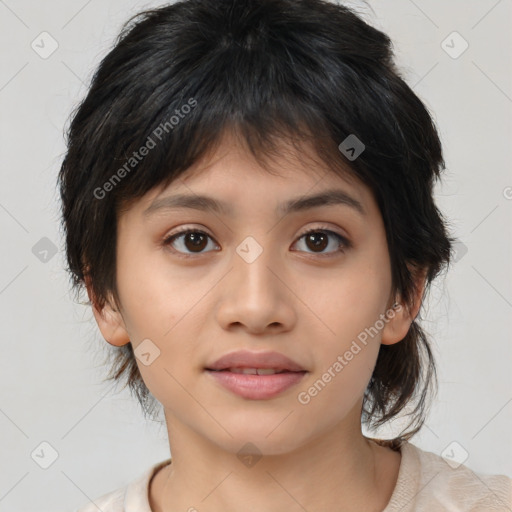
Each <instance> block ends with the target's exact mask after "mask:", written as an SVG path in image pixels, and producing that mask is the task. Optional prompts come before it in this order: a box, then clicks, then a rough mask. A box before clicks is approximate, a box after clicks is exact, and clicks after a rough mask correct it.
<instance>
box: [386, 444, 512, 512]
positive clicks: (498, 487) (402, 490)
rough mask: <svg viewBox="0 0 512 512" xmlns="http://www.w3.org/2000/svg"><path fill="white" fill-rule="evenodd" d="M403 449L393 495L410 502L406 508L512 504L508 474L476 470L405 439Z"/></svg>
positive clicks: (473, 511) (471, 511) (478, 508)
mask: <svg viewBox="0 0 512 512" xmlns="http://www.w3.org/2000/svg"><path fill="white" fill-rule="evenodd" d="M400 451H401V454H402V463H401V467H400V472H399V476H398V481H397V488H396V489H395V493H394V494H393V497H395V498H398V499H396V500H395V501H397V504H398V502H400V503H401V506H402V507H404V506H407V508H406V509H405V510H411V511H415V512H423V511H425V512H426V511H431V510H439V511H445V510H446V511H449V510H460V511H462V510H463V511H467V512H483V511H485V512H492V511H502V512H503V511H506V510H510V509H511V508H512V479H511V478H509V477H508V476H505V475H490V474H483V473H479V472H475V471H473V470H472V469H470V468H469V467H468V466H466V465H464V464H459V463H456V462H455V461H454V460H450V459H448V458H444V457H442V456H440V455H437V454H435V453H432V452H429V451H426V450H422V449H421V448H419V447H417V446H415V445H414V444H411V443H409V442H403V443H402V445H401V446H400ZM390 505H391V503H390ZM389 510H390V512H391V510H393V508H390V509H389ZM385 512H388V510H387V509H386V511H385ZM404 512H405V511H404Z"/></svg>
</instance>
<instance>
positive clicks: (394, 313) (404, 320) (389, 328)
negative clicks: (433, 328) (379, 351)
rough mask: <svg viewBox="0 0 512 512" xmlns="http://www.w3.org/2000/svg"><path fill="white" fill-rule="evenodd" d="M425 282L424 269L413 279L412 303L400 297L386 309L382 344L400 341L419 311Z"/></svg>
mask: <svg viewBox="0 0 512 512" xmlns="http://www.w3.org/2000/svg"><path fill="white" fill-rule="evenodd" d="M425 283H426V270H423V271H421V272H419V273H418V274H417V277H416V280H415V294H414V297H413V303H412V304H410V305H407V304H404V303H403V302H402V299H401V298H400V299H399V301H397V302H395V303H393V304H394V306H391V308H388V309H387V310H386V313H385V315H386V318H387V321H386V323H385V325H384V328H383V329H382V338H381V343H382V344H383V345H393V344H395V343H398V342H399V341H402V340H403V339H404V338H405V336H406V335H407V333H408V332H409V328H410V327H411V324H412V323H413V322H414V320H415V318H416V316H417V315H418V313H419V310H420V307H421V303H422V299H423V292H424V290H425Z"/></svg>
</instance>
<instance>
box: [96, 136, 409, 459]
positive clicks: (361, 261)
mask: <svg viewBox="0 0 512 512" xmlns="http://www.w3.org/2000/svg"><path fill="white" fill-rule="evenodd" d="M282 155H284V156H282V157H281V158H280V159H277V160H274V161H273V167H272V169H273V170H274V172H275V173H277V174H275V175H273V174H269V173H268V172H266V171H265V169H263V168H261V167H260V166H259V165H258V163H256V161H255V160H253V159H252V157H251V156H250V154H249V153H247V152H246V151H244V150H243V149H242V148H241V147H239V146H237V145H236V144H235V143H233V142H232V141H230V140H229V139H228V140H226V141H224V142H223V144H222V145H221V146H220V147H219V150H218V152H217V153H216V154H215V155H214V156H212V158H210V159H209V160H208V161H204V162H201V163H200V164H199V163H198V164H197V165H195V166H194V167H192V168H190V169H189V170H188V171H187V173H186V174H184V175H182V176H181V177H180V178H179V179H178V180H177V181H175V182H173V183H172V184H171V185H170V186H168V187H167V188H165V189H162V188H159V189H155V190H152V191H150V192H149V193H148V194H147V195H146V196H144V197H143V198H142V199H140V200H139V201H138V202H137V203H136V204H134V205H133V206H132V207H131V209H130V210H128V211H127V212H126V213H124V214H123V215H122V216H121V218H120V219H119V224H118V241H117V243H118V246H117V251H118V254H117V258H118V259H117V282H118V291H119V297H120V301H121V310H120V311H118V312H113V311H110V312H108V311H107V312H105V311H104V312H103V313H102V314H100V313H98V312H96V311H95V315H96V319H97V320H98V324H99V326H100V328H101V329H102V332H103V334H104V336H105V338H106V339H107V340H108V341H109V342H110V343H112V344H116V345H122V344H124V343H128V342H131V343H132V344H133V348H134V350H135V352H136V353H138V354H139V355H140V358H137V364H138V367H139V369H140V372H141V374H142V377H143V379H144V381H145V383H146V385H147V387H148V388H149V390H150V391H151V392H152V394H153V395H154V396H155V397H156V398H157V399H158V400H159V401H160V402H161V403H162V404H163V407H164V409H165V414H166V418H167V420H168V424H169V423H171V424H172V425H174V426H175V428H179V427H178V426H179V425H182V426H183V425H186V426H187V428H190V429H192V430H193V431H194V432H195V433H197V434H198V435H200V436H202V437H203V438H205V439H208V440H210V441H211V442H212V443H214V444H216V445H218V446H221V447H223V448H224V449H226V450H229V451H231V452H233V453H235V452H236V451H237V450H239V449H240V446H242V445H243V444H244V443H246V442H247V441H248V440H251V441H252V442H253V443H255V444H257V445H258V448H259V449H260V450H261V451H262V452H263V453H268V454H278V453H283V452H285V451H288V450H293V449H295V448H297V447H299V446H301V445H303V444H305V443H307V442H309V441H311V440H313V439H316V438H319V437H321V436H322V435H325V434H327V433H328V432H330V431H334V430H335V429H337V428H340V425H342V424H343V425H345V426H346V427H347V428H349V426H350V427H351V428H352V427H355V428H359V426H360V406H361V400H362V396H363V393H364V391H365V388H366V386H367V384H368V381H369V379H370V377H371V374H372V371H373V368H374V366H375V362H376V358H377V355H378V351H379V346H380V344H381V343H395V342H397V341H400V340H401V339H402V338H403V337H404V336H405V334H406V332H407V329H408V327H409V325H410V319H408V318H407V317H406V315H404V314H403V310H401V309H400V308H399V309H398V310H396V309H395V310H393V309H392V305H393V304H394V302H395V297H392V296H391V269H390V260H389V256H388V247H387V242H386V234H385V229H384V225H383V222H382V218H381V215H380V212H379V209H378V207H377V204H376V202H375V199H374V197H373V195H372V193H371V191H370V190H369V189H368V188H367V187H366V186H365V185H363V184H362V183H359V182H356V181H354V180H353V179H351V180H349V179H348V178H347V179H345V178H341V177H339V176H337V175H335V174H333V173H330V172H328V171H327V169H326V168H325V167H322V166H320V165H319V164H318V163H316V164H314V165H313V163H311V162H310V161H309V160H307V159H305V158H304V155H302V156H301V157H297V158H292V156H291V155H292V153H291V152H290V151H288V152H285V151H283V153H282ZM334 191H337V192H341V193H343V194H345V196H346V197H345V200H344V201H340V200H339V197H340V196H341V194H338V196H337V197H338V201H333V202H329V201H325V200H324V201H322V202H321V203H320V204H316V205H313V206H312V207H310V208H306V207H304V206H307V204H306V205H303V208H295V209H293V208H292V209H290V210H289V211H285V206H286V205H287V203H289V202H290V201H296V200H299V199H300V200H302V199H304V198H306V197H308V196H313V195H317V194H321V193H326V192H334ZM178 194H180V195H186V196H189V197H192V198H195V199H197V197H198V196H208V197H210V198H212V199H214V200H215V201H217V202H219V203H221V204H222V205H224V208H223V209H221V208H219V209H218V210H212V209H206V210H205V209H199V208H197V207H196V208H192V207H190V206H189V207H187V206H185V205H184V204H181V205H177V204H174V205H172V204H171V201H170V200H169V199H168V198H172V197H175V196H177V195H178ZM197 204H198V203H197V201H196V206H197ZM356 205H359V206H356ZM310 206H311V205H310ZM183 231H190V233H189V234H183V233H182V232H183ZM180 233H181V234H180ZM306 233H308V234H306ZM398 299H399V298H398ZM239 349H245V350H248V351H251V352H266V351H275V352H279V353H281V354H283V355H285V356H286V357H288V358H290V359H292V360H293V361H295V362H296V363H297V364H298V365H300V366H301V367H302V368H303V369H304V370H306V371H305V373H301V374H300V377H299V378H298V379H297V380H296V381H295V383H294V384H293V385H291V387H288V388H287V389H285V390H284V391H281V392H277V394H274V395H273V396H271V397H266V398H261V397H259V398H254V397H253V398H248V397H247V396H241V395H239V394H237V393H235V392H233V391H231V390H229V389H227V388H226V387H224V386H223V385H222V384H220V383H219V380H218V379H217V378H216V377H215V376H214V375H212V372H209V371H206V370H205V368H206V367H209V365H210V364H211V363H213V362H214V361H215V360H217V359H218V358H219V357H221V356H223V355H225V354H227V353H230V352H233V351H236V350H239ZM242 378H243V377H242ZM253 378H254V377H253ZM258 378H259V379H264V378H265V376H261V377H258ZM267 378H268V377H267ZM274 380H275V378H274ZM260 382H261V380H260ZM291 411H293V414H291ZM276 426H279V427H278V428H276ZM270 433H271V434H270Z"/></svg>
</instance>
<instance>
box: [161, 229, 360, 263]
mask: <svg viewBox="0 0 512 512" xmlns="http://www.w3.org/2000/svg"><path fill="white" fill-rule="evenodd" d="M318 232H320V233H327V234H329V235H333V236H335V237H336V238H337V239H338V241H339V242H340V247H338V249H336V250H335V251H333V252H331V253H312V252H310V253H308V254H313V255H315V256H318V257H320V258H329V257H333V256H335V255H336V254H338V253H344V252H345V250H347V249H350V248H351V247H352V244H351V243H350V241H349V240H347V239H346V238H345V237H343V236H341V235H340V234H339V233H336V232H334V231H332V230H330V229H328V228H327V227H325V226H319V227H315V228H312V229H309V230H307V231H305V232H304V233H302V235H300V236H299V237H298V238H297V240H301V239H302V238H304V237H305V236H307V235H309V234H311V233H318ZM189 233H199V234H202V235H206V236H207V237H209V238H210V239H212V240H213V237H211V236H210V235H209V234H208V233H206V232H204V231H201V230H200V229H193V228H185V229H183V230H181V231H177V232H176V233H173V234H171V235H169V236H167V237H165V238H164V239H163V241H162V245H164V246H165V247H168V246H170V245H171V244H172V242H173V241H174V240H176V239H177V238H179V237H183V236H185V235H188V234H189ZM171 250H172V252H174V253H176V254H179V255H180V257H183V258H195V257H196V256H201V254H204V253H183V252H180V251H176V250H175V249H171ZM207 252H210V251H207Z"/></svg>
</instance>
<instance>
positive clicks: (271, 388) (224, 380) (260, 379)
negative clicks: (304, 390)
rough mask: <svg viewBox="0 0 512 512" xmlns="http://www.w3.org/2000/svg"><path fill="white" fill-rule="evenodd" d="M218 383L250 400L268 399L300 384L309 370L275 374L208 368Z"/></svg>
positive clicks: (208, 371) (209, 373) (208, 373)
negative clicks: (255, 373)
mask: <svg viewBox="0 0 512 512" xmlns="http://www.w3.org/2000/svg"><path fill="white" fill-rule="evenodd" d="M206 373H207V375H210V376H211V377H212V378H213V379H214V380H215V381H216V382H217V383H218V384H220V385H221V386H223V387H224V388H225V389H227V390H229V391H231V392H232V393H234V394H236V395H238V396H241V397H242V398H246V399H249V400H268V399H270V398H274V397H275V396H277V395H279V394H280V393H283V392H284V391H286V390H287V389H288V388H291V387H292V386H294V385H296V384H298V383H299V382H300V381H301V380H302V378H303V377H304V375H306V374H307V372H306V371H305V370H304V371H301V372H291V371H287V372H285V373H275V374H273V375H245V374H242V373H232V372H230V371H226V370H224V371H222V370H221V371H213V370H206Z"/></svg>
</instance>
